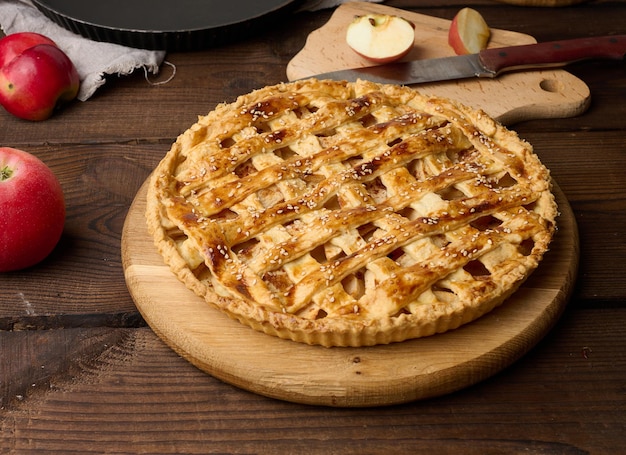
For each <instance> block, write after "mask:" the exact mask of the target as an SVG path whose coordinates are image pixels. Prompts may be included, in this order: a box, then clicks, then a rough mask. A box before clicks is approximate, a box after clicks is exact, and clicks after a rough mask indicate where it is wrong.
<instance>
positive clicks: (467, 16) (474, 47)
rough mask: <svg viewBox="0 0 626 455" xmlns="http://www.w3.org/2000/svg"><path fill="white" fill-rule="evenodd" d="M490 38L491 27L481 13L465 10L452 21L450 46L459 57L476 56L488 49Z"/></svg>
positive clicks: (449, 32) (449, 35) (449, 33)
mask: <svg viewBox="0 0 626 455" xmlns="http://www.w3.org/2000/svg"><path fill="white" fill-rule="evenodd" d="M490 36H491V31H490V30H489V26H488V25H487V22H485V19H484V18H483V17H482V16H481V15H480V13H479V12H478V11H476V10H475V9H472V8H463V9H462V10H460V11H459V12H458V13H457V14H456V16H454V19H452V24H450V30H449V31H448V44H449V45H450V47H452V49H454V52H456V54H457V55H464V54H476V53H478V52H480V51H481V50H483V49H485V48H486V47H487V42H488V41H489V37H490Z"/></svg>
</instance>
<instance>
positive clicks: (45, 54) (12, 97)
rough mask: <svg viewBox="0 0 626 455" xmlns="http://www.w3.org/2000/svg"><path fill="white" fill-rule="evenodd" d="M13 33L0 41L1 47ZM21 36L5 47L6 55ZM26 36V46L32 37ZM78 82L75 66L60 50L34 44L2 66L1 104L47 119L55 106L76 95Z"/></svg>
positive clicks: (19, 114) (32, 117)
mask: <svg viewBox="0 0 626 455" xmlns="http://www.w3.org/2000/svg"><path fill="white" fill-rule="evenodd" d="M19 35H24V34H19ZM11 36H12V35H9V36H7V37H5V38H3V39H2V40H0V49H1V48H2V47H3V46H2V42H3V41H4V40H5V39H8V38H10V37H11ZM18 38H19V37H18ZM18 38H14V39H13V40H12V41H9V44H8V45H7V46H6V48H7V51H6V54H5V55H6V57H7V58H8V57H10V54H11V53H12V52H13V51H17V49H18V48H19V47H20V46H19V45H18V44H16V43H15V41H19V40H18ZM24 39H25V40H26V43H24V44H23V45H24V46H27V43H28V42H29V41H30V40H32V36H30V34H29V35H27V36H25V37H24ZM11 43H13V44H11ZM79 84H80V80H79V77H78V72H77V71H76V67H75V66H74V64H73V63H72V61H71V60H70V59H69V57H68V56H67V55H66V54H65V53H64V52H63V51H62V50H61V49H59V48H58V47H56V45H54V44H48V43H42V44H35V45H34V46H30V47H25V48H24V49H23V50H22V51H21V52H20V53H18V54H17V55H15V56H14V57H13V58H12V59H11V60H10V61H8V62H6V63H5V64H4V66H2V67H0V104H2V106H3V107H4V108H5V109H6V110H7V111H8V112H10V113H11V114H13V115H15V116H17V117H20V118H23V119H26V120H45V119H47V118H49V117H50V116H51V115H52V113H53V112H54V110H55V108H57V107H59V106H60V105H62V104H64V103H67V102H69V101H71V100H73V99H74V98H75V97H76V95H77V94H78V87H79Z"/></svg>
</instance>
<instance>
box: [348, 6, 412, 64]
mask: <svg viewBox="0 0 626 455" xmlns="http://www.w3.org/2000/svg"><path fill="white" fill-rule="evenodd" d="M414 40H415V30H414V26H413V24H412V23H411V22H409V21H408V20H406V19H404V18H402V17H400V16H392V15H388V14H365V15H363V16H357V17H355V18H354V20H353V21H352V22H350V24H349V25H348V29H347V31H346V42H347V43H348V46H350V47H351V48H352V49H353V50H354V51H355V52H356V53H357V54H359V55H361V56H362V57H364V58H366V59H368V60H371V61H373V62H376V63H388V62H391V61H393V60H398V59H400V58H402V57H404V56H405V55H406V54H408V53H409V51H410V50H411V48H412V47H413V41H414Z"/></svg>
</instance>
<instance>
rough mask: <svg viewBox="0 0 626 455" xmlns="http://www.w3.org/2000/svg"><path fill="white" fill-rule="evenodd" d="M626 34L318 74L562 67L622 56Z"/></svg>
mask: <svg viewBox="0 0 626 455" xmlns="http://www.w3.org/2000/svg"><path fill="white" fill-rule="evenodd" d="M625 54H626V35H615V36H600V37H590V38H576V39H569V40H560V41H548V42H543V43H538V44H524V45H519V46H508V47H499V48H490V49H484V50H482V51H480V52H479V53H477V54H470V55H460V56H454V57H441V58H434V59H424V60H411V61H402V62H393V63H387V64H384V65H377V66H368V67H362V68H351V69H343V70H338V71H331V72H327V73H321V74H317V75H315V76H314V77H316V78H317V79H333V80H346V81H350V82H354V81H356V80H357V79H366V80H370V81H373V82H378V83H383V84H404V85H408V84H421V83H425V82H437V81H448V80H454V79H466V78H473V77H477V78H495V77H497V76H499V75H500V74H502V73H504V72H510V71H515V70H522V69H539V68H546V67H559V66H564V65H566V64H569V63H573V62H576V61H581V60H589V59H612V60H622V59H623V58H624V55H625Z"/></svg>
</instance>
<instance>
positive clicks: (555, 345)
mask: <svg viewBox="0 0 626 455" xmlns="http://www.w3.org/2000/svg"><path fill="white" fill-rule="evenodd" d="M385 4H386V5H388V6H393V7H397V8H405V9H408V10H411V11H413V12H416V13H420V14H425V15H430V16H434V17H439V18H443V19H447V20H450V19H452V17H453V16H454V14H456V12H457V11H458V10H459V9H460V8H462V7H465V6H472V7H474V8H476V9H478V10H479V11H480V12H481V14H482V15H483V16H484V17H485V18H486V20H487V22H488V24H489V25H490V26H492V27H495V28H498V29H503V30H511V31H515V32H518V33H522V34H527V35H530V36H532V37H534V38H535V39H536V40H537V41H549V40H554V39H564V38H576V37H579V36H599V35H605V34H622V33H624V25H623V23H624V20H623V18H624V14H625V11H626V5H625V4H624V2H622V1H615V0H596V1H590V2H584V3H581V4H579V5H575V6H566V7H559V8H534V7H529V8H526V7H517V6H511V5H507V4H505V3H502V2H494V1H491V0H472V1H470V2H468V3H467V2H466V3H462V4H461V3H459V2H446V1H443V0H419V1H416V0H387V1H385ZM332 12H333V11H332V10H324V11H318V12H314V13H298V14H296V15H294V16H293V17H292V18H291V19H290V20H289V21H287V22H286V23H281V24H277V25H276V26H274V27H271V28H270V29H268V30H266V31H264V33H262V34H259V35H258V36H256V37H254V39H249V40H245V41H242V42H237V43H233V44H231V45H226V46H223V47H220V48H216V49H207V50H205V51H200V52H192V53H175V54H168V55H167V57H166V59H167V60H168V61H169V62H171V63H173V64H175V65H176V69H177V72H176V76H175V77H174V79H173V80H172V81H170V82H169V83H167V84H163V85H158V86H153V85H150V84H149V83H148V82H146V80H145V77H144V74H143V71H138V72H136V73H135V74H133V75H131V76H124V77H115V76H112V77H109V78H107V83H106V85H105V86H104V87H103V88H101V89H99V90H98V92H97V93H96V96H95V97H94V98H92V99H90V100H89V101H87V102H85V103H75V104H73V105H71V106H70V107H69V108H68V109H66V110H64V111H62V113H60V114H59V115H56V116H55V117H53V118H52V119H50V120H48V121H46V122H36V123H33V122H25V121H21V120H19V119H16V118H13V117H11V116H10V115H9V114H7V113H6V112H4V111H3V110H1V109H0V145H10V146H18V147H20V148H24V149H26V150H28V151H30V152H32V153H34V154H35V155H37V156H39V157H40V158H42V159H44V161H46V162H48V163H50V165H51V167H52V169H53V171H54V172H55V173H57V174H58V175H59V177H60V180H61V184H62V185H63V187H64V190H65V191H66V197H67V206H68V221H67V224H66V230H65V233H64V237H63V240H62V243H61V245H60V247H59V248H58V250H57V251H55V253H54V254H53V255H52V256H51V257H50V258H49V259H48V260H46V261H44V263H42V264H40V265H39V266H37V267H34V268H33V269H30V270H26V271H22V272H17V273H11V274H4V275H0V453H11V454H18V455H22V454H28V455H30V454H40V453H41V454H46V455H48V454H63V455H65V454H68V453H80V454H90V453H94V454H95V453H98V454H100V453H118V454H137V453H160V454H165V453H172V454H174V453H203V454H206V453H279V454H284V453H294V452H301V453H312V454H316V453H323V454H335V453H337V454H338V453H341V454H350V453H355V454H356V453H358V454H362V453H381V454H394V453H418V454H419V453H427V454H431V453H443V454H445V453H453V454H457V453H464V454H484V453H533V452H534V453H559V454H561V453H564V454H570V453H571V454H581V453H591V454H615V453H621V452H622V451H623V443H624V428H626V417H625V416H626V401H625V395H624V384H626V337H625V336H624V327H626V273H625V272H624V268H623V264H625V263H626V229H625V228H624V226H626V199H625V197H624V195H626V173H624V172H623V170H624V168H626V153H625V151H626V103H623V102H621V100H624V99H626V98H625V97H626V92H625V87H626V72H625V71H624V63H623V62H608V61H607V62H585V63H577V64H574V65H570V66H569V67H568V68H567V71H568V72H570V73H571V74H573V75H575V76H576V77H577V78H579V79H581V80H583V81H584V82H585V83H586V84H587V86H588V87H589V89H590V91H591V105H590V107H589V109H587V110H586V111H585V112H584V114H582V115H580V116H577V117H571V118H566V119H551V120H527V121H523V122H519V123H515V124H514V125H513V127H514V129H515V130H516V131H518V132H519V133H520V135H521V136H522V137H523V138H525V139H527V140H529V141H530V142H531V143H532V144H533V145H534V147H535V150H536V151H537V153H538V154H539V156H540V158H541V160H542V161H543V162H544V163H546V164H547V165H548V167H549V168H550V169H551V171H552V175H553V176H554V178H555V180H556V181H557V182H558V183H559V186H560V188H561V190H562V191H563V194H564V195H565V196H566V198H567V199H568V201H569V203H570V205H571V207H572V211H573V215H574V218H575V220H576V222H577V224H578V228H579V236H580V258H581V259H580V268H579V273H578V275H577V277H576V282H575V287H574V292H573V295H572V297H571V299H570V302H569V304H568V306H567V307H566V309H565V312H564V314H563V316H562V317H561V319H560V320H559V321H558V323H557V325H556V326H555V327H554V328H553V329H552V330H551V331H550V332H549V333H548V334H547V335H546V337H545V338H544V339H543V340H542V341H541V342H539V343H538V344H537V345H536V346H535V347H534V348H532V349H531V350H530V351H529V352H528V353H527V354H526V355H525V356H523V357H522V358H521V359H520V360H518V361H516V362H515V363H513V364H512V365H511V366H509V367H508V368H505V369H504V370H502V371H501V372H500V373H497V374H495V375H494V376H492V377H490V378H488V379H486V380H484V381H482V382H479V383H477V384H475V385H473V386H470V387H468V388H465V389H463V390H460V391H457V392H454V393H451V394H448V395H444V396H441V397H436V398H431V399H426V400H420V401H416V402H411V403H406V404H402V405H394V406H389V407H377V408H327V407H318V406H310V405H301V404H294V403H289V402H285V401H282V400H275V399H271V398H265V397H263V396H260V395H257V394H254V393H250V392H246V391H244V390H242V389H241V388H237V387H233V386H231V385H228V384H225V383H223V382H221V381H219V380H217V379H215V378H213V377H212V376H210V375H208V374H206V373H204V372H203V371H201V370H199V369H197V368H195V367H194V366H192V365H191V364H190V363H189V362H188V361H187V360H185V359H183V358H181V357H180V356H179V355H178V354H176V353H175V352H174V351H172V350H171V348H169V347H168V346H167V345H165V343H163V342H162V341H161V340H160V339H159V338H158V337H157V336H156V335H155V334H154V332H153V331H152V330H151V329H150V328H147V327H145V326H144V325H145V323H144V322H143V321H142V319H141V317H140V315H139V313H138V310H137V308H136V307H135V305H134V303H133V300H132V299H131V297H130V294H129V292H128V290H127V288H126V284H125V282H124V274H123V269H122V262H121V252H120V246H121V245H120V242H121V236H122V226H123V223H124V220H125V219H126V215H127V213H128V210H129V208H130V206H131V203H132V201H133V198H134V197H135V195H136V193H137V191H138V190H139V187H140V186H141V184H142V183H143V181H144V180H145V178H146V177H147V176H148V174H149V173H150V172H151V170H152V169H154V166H155V165H156V163H157V162H158V161H159V160H160V159H161V157H162V156H163V155H164V154H165V152H166V151H167V150H168V149H169V146H170V144H171V143H172V142H173V141H174V139H175V138H176V136H177V135H178V134H180V133H181V132H182V131H184V130H185V129H186V128H188V126H189V125H190V124H192V123H193V122H194V121H195V120H196V117H197V115H203V114H206V113H207V112H209V111H210V110H212V109H213V108H214V106H215V105H216V104H217V103H220V102H223V101H232V100H233V99H234V98H235V97H236V96H237V95H239V94H242V93H247V92H249V91H250V90H252V89H254V88H257V87H259V86H262V85H266V84H272V83H277V82H279V81H281V80H285V79H286V73H285V70H286V65H287V63H288V62H289V60H290V59H291V58H293V57H294V56H295V55H296V53H297V52H298V51H299V50H300V49H301V48H302V47H303V46H304V44H305V41H306V37H307V36H308V34H309V33H310V32H312V31H313V30H316V29H317V28H320V27H321V26H323V25H324V24H325V23H326V22H327V21H328V20H329V19H330V17H331V16H332ZM167 75H168V73H167V69H166V68H164V69H163V74H162V76H163V77H166V76H167ZM107 181H108V183H107ZM28 302H30V305H29V304H28ZM11 328H15V330H13V331H11Z"/></svg>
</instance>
